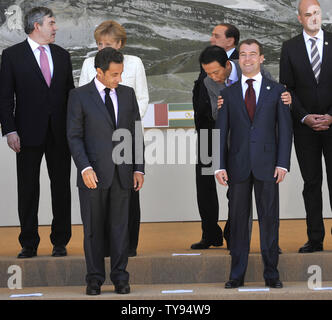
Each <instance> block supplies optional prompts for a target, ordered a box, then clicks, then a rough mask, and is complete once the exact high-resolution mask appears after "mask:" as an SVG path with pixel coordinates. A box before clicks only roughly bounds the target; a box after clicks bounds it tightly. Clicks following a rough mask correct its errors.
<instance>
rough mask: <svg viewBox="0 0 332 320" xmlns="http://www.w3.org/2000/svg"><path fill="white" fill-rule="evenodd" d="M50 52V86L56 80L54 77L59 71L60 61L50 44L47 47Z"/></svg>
mask: <svg viewBox="0 0 332 320" xmlns="http://www.w3.org/2000/svg"><path fill="white" fill-rule="evenodd" d="M49 47H50V50H51V56H52V61H53V76H52V79H51V86H52V84H53V83H54V82H55V80H56V76H57V74H58V70H59V64H60V61H61V59H60V58H59V56H58V54H57V51H56V50H55V49H54V46H52V45H51V44H50V45H49Z"/></svg>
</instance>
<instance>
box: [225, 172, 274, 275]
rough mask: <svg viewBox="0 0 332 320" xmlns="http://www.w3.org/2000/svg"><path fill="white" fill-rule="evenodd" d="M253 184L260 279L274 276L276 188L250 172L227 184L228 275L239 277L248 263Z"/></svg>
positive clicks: (243, 273)
mask: <svg viewBox="0 0 332 320" xmlns="http://www.w3.org/2000/svg"><path fill="white" fill-rule="evenodd" d="M253 188H254V192H255V199H256V207H257V215H258V221H259V232H260V243H261V253H262V257H263V263H264V279H266V280H267V279H278V278H279V273H278V270H277V265H278V259H279V254H278V240H279V189H278V185H277V184H276V183H275V182H274V181H272V182H266V181H259V180H257V179H255V178H254V177H253V176H252V175H251V176H250V177H249V178H248V179H247V180H246V181H244V182H242V183H235V184H233V183H230V184H229V214H230V237H231V238H230V239H231V241H230V250H231V257H232V264H231V273H230V279H236V280H242V279H244V276H245V272H246V269H247V265H248V255H249V227H248V220H249V216H250V207H251V204H252V189H253Z"/></svg>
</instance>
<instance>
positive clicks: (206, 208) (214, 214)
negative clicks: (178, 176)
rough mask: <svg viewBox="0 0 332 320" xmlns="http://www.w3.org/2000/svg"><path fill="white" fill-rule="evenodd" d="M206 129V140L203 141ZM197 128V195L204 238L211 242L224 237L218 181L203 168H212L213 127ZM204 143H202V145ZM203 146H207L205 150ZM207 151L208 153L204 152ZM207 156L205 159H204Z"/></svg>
mask: <svg viewBox="0 0 332 320" xmlns="http://www.w3.org/2000/svg"><path fill="white" fill-rule="evenodd" d="M201 130H205V132H206V133H207V135H206V140H207V141H201V136H202V137H203V133H202V132H201ZM201 130H199V129H198V130H197V135H198V136H197V138H198V149H197V151H198V156H197V159H198V162H197V164H196V195H197V205H198V211H199V215H200V217H201V220H202V239H205V240H207V241H209V242H215V241H217V240H219V239H220V238H222V236H223V233H222V230H221V228H220V226H219V225H218V220H219V202H218V195H217V187H216V181H215V177H214V175H213V173H212V174H211V175H205V174H203V170H206V169H207V168H211V163H207V162H208V161H207V158H208V157H211V156H212V129H201ZM201 144H202V145H201ZM203 146H204V147H206V151H205V152H201V149H202V150H203ZM204 153H207V154H204ZM204 158H205V159H204Z"/></svg>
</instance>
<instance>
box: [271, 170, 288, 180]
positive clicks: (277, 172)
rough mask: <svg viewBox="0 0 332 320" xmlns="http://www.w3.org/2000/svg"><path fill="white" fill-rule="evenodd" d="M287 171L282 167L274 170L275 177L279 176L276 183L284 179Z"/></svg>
mask: <svg viewBox="0 0 332 320" xmlns="http://www.w3.org/2000/svg"><path fill="white" fill-rule="evenodd" d="M286 173H287V171H286V170H284V169H281V168H276V169H275V171H274V178H277V181H276V183H280V182H282V181H284V179H285V176H286Z"/></svg>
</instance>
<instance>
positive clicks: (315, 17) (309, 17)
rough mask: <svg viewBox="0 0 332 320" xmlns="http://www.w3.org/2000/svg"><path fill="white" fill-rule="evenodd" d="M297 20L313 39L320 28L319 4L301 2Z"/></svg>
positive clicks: (309, 1) (308, 0) (310, 0)
mask: <svg viewBox="0 0 332 320" xmlns="http://www.w3.org/2000/svg"><path fill="white" fill-rule="evenodd" d="M297 18H298V20H299V22H300V23H301V24H302V26H303V29H304V31H305V32H306V33H307V34H308V35H310V36H312V37H314V36H315V35H316V34H317V33H318V32H319V30H320V29H321V27H322V10H321V8H320V4H319V2H318V1H317V0H301V1H300V2H299V6H298V16H297Z"/></svg>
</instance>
